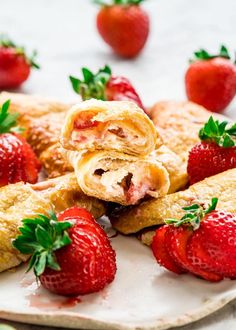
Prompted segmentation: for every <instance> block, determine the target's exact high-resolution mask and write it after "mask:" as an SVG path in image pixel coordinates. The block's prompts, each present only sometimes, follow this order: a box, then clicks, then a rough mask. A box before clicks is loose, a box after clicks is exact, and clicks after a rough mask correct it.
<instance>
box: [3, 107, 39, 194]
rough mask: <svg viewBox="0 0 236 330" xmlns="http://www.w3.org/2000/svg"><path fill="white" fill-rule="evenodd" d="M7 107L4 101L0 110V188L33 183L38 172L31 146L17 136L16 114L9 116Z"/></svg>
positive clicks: (36, 161)
mask: <svg viewBox="0 0 236 330" xmlns="http://www.w3.org/2000/svg"><path fill="white" fill-rule="evenodd" d="M9 106H10V101H6V102H5V103H4V104H3V105H2V107H1V108H0V187H2V186H4V185H7V184H9V183H15V182H19V181H23V182H29V183H35V182H37V180H38V172H39V170H40V164H39V161H38V159H37V157H36V155H35V154H34V152H33V150H32V148H31V146H30V145H29V144H28V143H27V142H26V140H25V138H24V137H22V136H20V135H19V134H18V133H20V132H21V129H20V128H19V127H17V126H16V124H17V123H16V120H17V117H18V114H17V113H14V114H10V113H9V112H8V110H9Z"/></svg>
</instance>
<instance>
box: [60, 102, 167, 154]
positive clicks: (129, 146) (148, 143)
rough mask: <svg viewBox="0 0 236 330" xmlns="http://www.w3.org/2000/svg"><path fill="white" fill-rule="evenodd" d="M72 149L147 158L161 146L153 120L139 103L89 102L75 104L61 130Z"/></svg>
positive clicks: (62, 136) (67, 144) (65, 142)
mask: <svg viewBox="0 0 236 330" xmlns="http://www.w3.org/2000/svg"><path fill="white" fill-rule="evenodd" d="M60 141H61V144H62V146H63V147H64V148H65V149H69V150H77V151H81V150H84V149H86V150H90V151H94V150H101V149H102V150H115V151H118V152H122V153H126V154H129V155H134V156H145V155H148V154H149V153H150V152H151V151H153V150H154V149H155V148H156V147H158V146H160V145H161V144H162V142H161V139H160V138H159V136H158V134H157V130H156V128H155V127H154V124H153V123H152V121H151V120H150V119H149V118H148V116H147V115H146V114H145V113H144V112H143V110H141V109H140V108H139V107H138V106H137V105H136V104H134V103H132V102H126V101H119V102H116V101H110V102H108V101H100V100H88V101H84V102H81V103H79V104H77V105H74V106H73V107H72V108H71V109H70V111H69V112H68V114H67V116H66V120H65V123H64V125H63V127H62V134H61V139H60Z"/></svg>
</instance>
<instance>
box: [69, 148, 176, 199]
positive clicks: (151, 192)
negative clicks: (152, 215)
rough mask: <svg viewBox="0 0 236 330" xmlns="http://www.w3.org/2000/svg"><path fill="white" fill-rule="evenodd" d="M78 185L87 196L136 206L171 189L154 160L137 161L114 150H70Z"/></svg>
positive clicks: (163, 171)
mask: <svg viewBox="0 0 236 330" xmlns="http://www.w3.org/2000/svg"><path fill="white" fill-rule="evenodd" d="M67 157H68V160H69V162H70V164H71V165H72V166H73V168H74V170H75V174H76V177H77V180H78V183H79V186H80V187H81V189H82V190H83V192H84V193H85V194H86V195H89V196H93V197H97V198H99V199H102V200H105V201H110V202H115V203H119V204H122V205H132V204H137V203H138V202H140V200H142V199H144V198H147V197H156V198H157V197H160V196H163V195H165V194H166V193H167V192H168V189H169V175H168V172H167V171H166V169H165V168H164V167H163V166H162V164H161V163H160V162H158V161H157V160H156V159H155V158H153V157H151V156H150V157H146V158H145V157H144V158H141V157H140V158H137V157H134V156H131V155H127V154H122V153H118V152H115V151H111V150H109V151H106V150H104V151H83V152H80V153H79V152H77V153H76V152H73V151H68V152H67Z"/></svg>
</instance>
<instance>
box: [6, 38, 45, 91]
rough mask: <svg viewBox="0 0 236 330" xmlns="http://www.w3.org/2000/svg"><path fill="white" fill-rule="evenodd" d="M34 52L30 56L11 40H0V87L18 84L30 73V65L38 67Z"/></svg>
mask: <svg viewBox="0 0 236 330" xmlns="http://www.w3.org/2000/svg"><path fill="white" fill-rule="evenodd" d="M35 56H36V52H34V53H33V55H32V56H31V57H28V56H27V55H26V53H25V49H24V47H19V46H17V45H15V44H14V43H13V42H12V41H11V40H8V39H6V38H2V39H1V40H0V89H11V88H16V87H18V86H20V85H21V84H22V83H23V82H24V81H25V80H26V79H27V78H28V77H29V75H30V70H31V67H33V68H37V69H39V65H38V64H36V63H35Z"/></svg>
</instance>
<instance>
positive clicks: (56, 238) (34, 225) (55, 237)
mask: <svg viewBox="0 0 236 330" xmlns="http://www.w3.org/2000/svg"><path fill="white" fill-rule="evenodd" d="M22 224H23V226H22V227H20V228H19V231H20V233H21V234H20V235H19V236H18V237H17V238H16V239H15V240H14V241H13V242H12V245H13V246H14V248H16V249H17V250H19V251H20V252H21V253H22V254H31V255H32V257H31V259H30V262H29V268H28V271H29V270H30V269H32V268H33V269H34V273H35V275H36V276H37V277H38V276H40V275H42V274H43V272H44V270H45V268H46V267H49V268H51V269H54V270H60V265H59V264H58V263H57V260H56V256H55V253H54V252H55V251H57V250H59V249H61V248H62V247H64V246H67V245H69V244H70V243H71V239H70V237H69V234H68V232H67V230H68V229H69V228H71V227H72V223H71V222H62V221H60V222H59V221H58V220H57V217H56V215H55V213H52V212H48V216H45V215H43V214H38V215H37V216H36V217H35V218H32V219H31V218H30V219H28V218H27V219H23V220H22Z"/></svg>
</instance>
